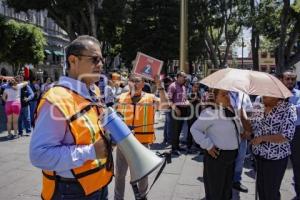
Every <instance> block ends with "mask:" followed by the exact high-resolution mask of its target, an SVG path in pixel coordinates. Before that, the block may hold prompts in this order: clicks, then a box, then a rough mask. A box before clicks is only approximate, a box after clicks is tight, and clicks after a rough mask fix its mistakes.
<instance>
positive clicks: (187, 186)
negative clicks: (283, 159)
mask: <svg viewBox="0 0 300 200" xmlns="http://www.w3.org/2000/svg"><path fill="white" fill-rule="evenodd" d="M156 120H157V122H158V124H157V125H156V136H157V143H156V144H154V145H153V146H152V149H153V150H154V151H157V150H160V151H164V150H165V149H164V146H162V145H160V142H161V141H162V139H163V138H162V135H163V127H164V123H163V122H164V121H163V115H157V117H156ZM6 135H7V133H6V132H2V133H1V134H0V176H1V179H0V199H1V200H17V199H18V200H27V199H28V200H29V199H30V200H36V199H40V191H41V177H42V176H41V171H40V170H39V169H36V168H35V167H33V166H32V165H31V164H30V161H29V154H28V150H29V149H28V146H29V142H30V137H22V138H19V139H15V140H9V141H7V140H6ZM202 170H203V163H202V156H200V155H198V154H189V155H184V154H182V155H181V156H180V157H177V158H173V159H172V163H171V164H169V165H167V166H166V168H165V170H164V172H163V173H162V175H161V177H160V178H159V180H158V181H157V183H156V184H155V185H154V187H153V188H152V190H151V191H150V193H149V199H151V200H182V199H193V200H199V199H204V196H205V193H204V185H203V178H202ZM156 173H157V171H156V172H154V173H152V174H151V176H150V181H149V184H151V183H152V180H153V178H154V176H155V174H156ZM292 176H293V175H292V169H291V166H290V165H289V166H288V169H287V171H286V174H285V177H284V180H283V182H282V185H281V195H282V199H283V200H291V199H293V197H294V196H295V192H294V190H293V186H292ZM253 177H254V171H253V169H252V168H251V165H250V164H249V163H248V162H246V164H245V168H244V172H243V180H242V181H243V183H244V184H245V185H246V186H247V187H248V188H249V192H248V193H240V194H239V193H237V192H236V191H234V199H242V200H244V199H245V200H248V199H249V200H250V199H255V196H254V193H255V190H254V188H255V181H254V179H253ZM127 180H128V182H127V183H128V184H127V185H126V195H125V199H129V200H133V199H134V198H133V194H132V189H131V187H130V184H129V180H130V177H129V173H128V176H127ZM113 188H114V180H113V181H112V183H111V184H110V185H109V199H110V200H112V199H113Z"/></svg>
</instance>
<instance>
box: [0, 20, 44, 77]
mask: <svg viewBox="0 0 300 200" xmlns="http://www.w3.org/2000/svg"><path fill="white" fill-rule="evenodd" d="M0 26H1V40H2V41H4V42H3V43H1V52H0V60H1V61H4V62H7V63H9V64H11V65H12V66H13V72H14V74H16V73H17V71H18V70H19V68H20V67H21V66H22V65H24V64H29V63H30V64H38V63H39V62H41V61H43V60H44V57H45V55H44V45H45V44H46V40H45V38H44V36H43V32H42V31H41V30H40V29H39V28H37V27H35V26H33V25H28V24H24V23H18V22H16V21H14V20H9V21H6V22H5V23H4V24H2V25H0Z"/></svg>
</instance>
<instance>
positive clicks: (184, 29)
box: [180, 0, 189, 73]
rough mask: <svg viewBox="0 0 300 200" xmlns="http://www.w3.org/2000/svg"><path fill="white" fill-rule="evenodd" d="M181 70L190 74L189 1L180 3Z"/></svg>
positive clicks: (185, 0) (182, 0) (183, 0)
mask: <svg viewBox="0 0 300 200" xmlns="http://www.w3.org/2000/svg"><path fill="white" fill-rule="evenodd" d="M180 70H181V71H184V72H185V73H189V66H188V0H181V3H180Z"/></svg>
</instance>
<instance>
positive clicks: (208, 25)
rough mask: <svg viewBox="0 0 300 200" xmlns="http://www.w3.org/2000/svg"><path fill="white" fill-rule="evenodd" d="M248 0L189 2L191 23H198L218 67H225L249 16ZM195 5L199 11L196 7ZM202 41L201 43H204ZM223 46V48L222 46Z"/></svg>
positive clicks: (211, 57)
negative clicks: (233, 45) (191, 9)
mask: <svg viewBox="0 0 300 200" xmlns="http://www.w3.org/2000/svg"><path fill="white" fill-rule="evenodd" d="M247 2H248V1H247V0H232V1H226V0H220V1H209V0H204V1H197V0H194V1H190V3H191V7H192V8H194V12H192V13H191V14H192V15H194V17H193V21H192V23H195V24H196V25H198V30H199V36H201V37H202V39H203V40H204V41H203V42H204V44H205V47H206V50H207V52H208V56H209V58H210V60H211V61H212V63H213V65H214V66H215V67H217V68H219V67H225V65H226V64H227V60H228V55H229V52H230V48H231V46H232V44H233V42H234V41H235V40H236V39H237V38H238V36H239V34H240V32H241V30H242V27H243V26H244V25H245V22H246V18H247V16H248V15H249V5H247ZM195 8H196V9H197V10H195ZM203 42H202V44H203ZM222 48H224V49H222Z"/></svg>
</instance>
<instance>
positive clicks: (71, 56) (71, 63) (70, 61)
mask: <svg viewBox="0 0 300 200" xmlns="http://www.w3.org/2000/svg"><path fill="white" fill-rule="evenodd" d="M68 61H69V64H70V67H71V66H72V65H75V64H76V61H77V57H76V56H74V55H70V56H69V57H68Z"/></svg>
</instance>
